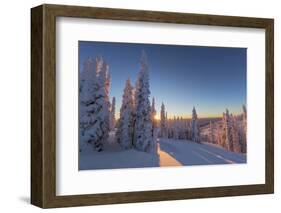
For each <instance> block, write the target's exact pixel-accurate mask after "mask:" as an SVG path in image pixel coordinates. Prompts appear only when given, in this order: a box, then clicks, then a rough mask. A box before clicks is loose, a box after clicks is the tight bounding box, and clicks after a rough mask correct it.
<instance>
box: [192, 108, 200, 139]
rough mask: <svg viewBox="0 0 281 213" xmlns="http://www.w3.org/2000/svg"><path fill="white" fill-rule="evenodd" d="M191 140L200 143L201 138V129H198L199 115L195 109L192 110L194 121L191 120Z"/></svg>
mask: <svg viewBox="0 0 281 213" xmlns="http://www.w3.org/2000/svg"><path fill="white" fill-rule="evenodd" d="M191 134H192V136H191V139H192V141H194V142H197V143H199V142H200V137H199V128H198V122H197V113H196V109H195V107H193V109H192V120H191Z"/></svg>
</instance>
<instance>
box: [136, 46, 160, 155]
mask: <svg viewBox="0 0 281 213" xmlns="http://www.w3.org/2000/svg"><path fill="white" fill-rule="evenodd" d="M140 65H141V69H140V72H139V76H138V79H137V83H136V86H137V88H136V90H135V113H136V120H135V142H134V145H135V147H136V149H138V150H141V151H145V152H155V151H156V145H155V141H154V140H153V137H152V121H151V106H150V101H149V95H150V90H149V76H148V63H147V57H146V54H145V52H144V51H143V52H142V55H141V60H140Z"/></svg>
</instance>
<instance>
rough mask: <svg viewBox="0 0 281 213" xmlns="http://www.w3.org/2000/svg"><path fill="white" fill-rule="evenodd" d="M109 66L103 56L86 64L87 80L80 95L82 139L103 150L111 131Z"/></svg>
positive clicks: (88, 60) (87, 61)
mask: <svg viewBox="0 0 281 213" xmlns="http://www.w3.org/2000/svg"><path fill="white" fill-rule="evenodd" d="M108 70H109V67H108V65H107V64H106V63H105V62H104V60H103V59H102V58H101V57H97V58H96V60H95V62H94V61H93V59H91V58H88V59H87V60H86V62H85V64H84V71H83V72H87V74H86V73H85V76H86V78H85V80H84V83H83V88H82V90H81V95H80V103H81V105H80V127H81V128H82V132H83V134H82V135H83V137H82V139H83V140H84V141H86V142H88V143H92V144H93V146H94V148H95V150H97V151H102V150H103V143H104V142H105V141H106V139H107V138H108V132H109V107H110V103H109V94H108V92H109V85H110V79H109V73H108Z"/></svg>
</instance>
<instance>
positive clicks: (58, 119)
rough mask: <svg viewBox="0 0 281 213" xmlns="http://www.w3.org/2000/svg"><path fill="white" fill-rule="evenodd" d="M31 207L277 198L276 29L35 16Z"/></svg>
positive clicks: (253, 22) (183, 19) (201, 19)
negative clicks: (253, 197)
mask: <svg viewBox="0 0 281 213" xmlns="http://www.w3.org/2000/svg"><path fill="white" fill-rule="evenodd" d="M31 27H32V28H31V77H32V79H31V84H32V85H31V87H32V89H31V96H32V98H31V110H32V117H31V121H32V122H31V123H32V126H31V129H32V130H31V131H32V132H31V136H32V140H31V203H32V204H34V205H36V206H39V207H42V208H52V207H66V206H79V205H97V204H113V203H129V202H146V201H161V200H177V199H189V198H206V197H218V196H236V195H252V194H265V193H273V191H274V147H273V145H274V137H273V136H274V84H273V83H274V73H273V72H274V60H273V59H274V43H273V41H274V36H273V35H274V33H273V29H274V22H273V19H265V18H249V17H232V16H215V15H199V14H186V13H170V12H156V11H139V10H125V9H110V8H93V7H78V6H65V5H41V6H38V7H35V8H32V9H31Z"/></svg>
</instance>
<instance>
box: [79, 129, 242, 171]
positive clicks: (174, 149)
mask: <svg viewBox="0 0 281 213" xmlns="http://www.w3.org/2000/svg"><path fill="white" fill-rule="evenodd" d="M112 137H113V135H112V136H111V139H110V140H109V142H108V144H106V145H105V151H103V152H96V151H94V149H93V148H92V145H90V144H84V145H83V147H82V152H81V153H80V158H79V170H90V169H118V168H143V167H165V166H191V165H214V164H233V163H246V155H245V154H240V153H234V152H230V151H227V150H225V149H223V148H221V147H219V146H216V145H214V144H210V143H201V144H198V143H194V142H192V141H188V140H174V139H157V147H158V149H157V153H155V154H151V153H146V152H141V151H137V150H135V149H130V150H122V149H121V148H120V146H119V145H118V144H116V143H115V142H114V140H113V138H112Z"/></svg>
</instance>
